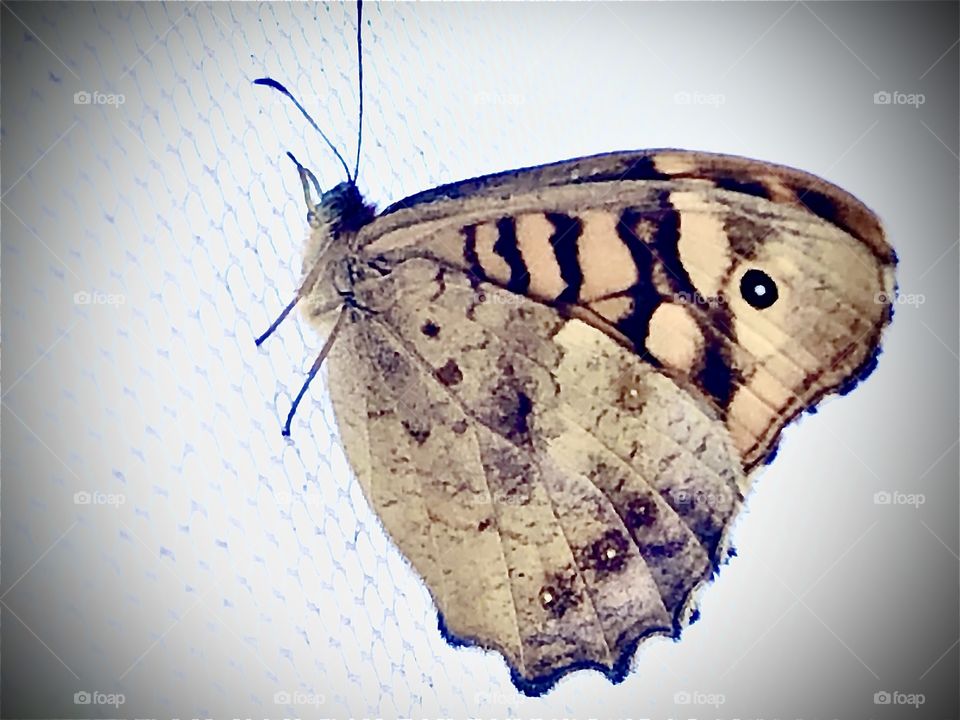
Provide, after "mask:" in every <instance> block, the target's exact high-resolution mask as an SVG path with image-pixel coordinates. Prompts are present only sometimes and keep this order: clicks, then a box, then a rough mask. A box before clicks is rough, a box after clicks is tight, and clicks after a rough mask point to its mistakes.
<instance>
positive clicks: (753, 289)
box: [740, 269, 779, 310]
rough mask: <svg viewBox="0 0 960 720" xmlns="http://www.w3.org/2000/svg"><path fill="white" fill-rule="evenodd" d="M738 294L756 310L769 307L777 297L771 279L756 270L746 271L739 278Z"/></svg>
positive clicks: (775, 288)
mask: <svg viewBox="0 0 960 720" xmlns="http://www.w3.org/2000/svg"><path fill="white" fill-rule="evenodd" d="M740 294H741V295H742V296H743V299H744V300H746V301H747V302H748V303H750V305H751V306H752V307H755V308H756V309H757V310H764V309H765V308H768V307H770V306H771V305H773V304H774V303H775V302H776V301H777V298H778V297H779V293H778V292H777V284H776V283H775V282H774V281H773V278H772V277H770V276H769V275H767V274H766V273H765V272H763V270H756V269H751V270H747V271H746V272H745V273H744V274H743V277H742V278H740Z"/></svg>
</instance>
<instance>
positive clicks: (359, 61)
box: [353, 0, 363, 182]
mask: <svg viewBox="0 0 960 720" xmlns="http://www.w3.org/2000/svg"><path fill="white" fill-rule="evenodd" d="M362 27H363V0H357V73H358V75H357V86H358V94H359V95H360V113H359V120H358V122H357V162H356V164H354V166H353V179H354V182H356V179H357V177H358V175H359V172H360V144H361V143H362V142H363V44H362V42H361V32H360V31H361V28H362Z"/></svg>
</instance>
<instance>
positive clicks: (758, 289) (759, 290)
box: [753, 285, 767, 295]
mask: <svg viewBox="0 0 960 720" xmlns="http://www.w3.org/2000/svg"><path fill="white" fill-rule="evenodd" d="M753 291H754V292H755V293H756V294H757V295H766V294H767V289H766V288H765V287H764V286H763V285H755V286H754V288H753Z"/></svg>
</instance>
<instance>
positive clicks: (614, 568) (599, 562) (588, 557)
mask: <svg viewBox="0 0 960 720" xmlns="http://www.w3.org/2000/svg"><path fill="white" fill-rule="evenodd" d="M629 548H630V540H628V539H627V538H626V537H625V536H624V534H623V533H622V532H620V531H619V530H607V531H606V532H605V533H604V534H603V535H601V536H600V537H599V538H598V539H597V540H595V541H594V542H592V543H591V544H590V545H588V546H587V547H586V548H584V549H583V550H582V551H581V553H580V564H581V566H582V567H587V568H590V569H592V570H593V571H594V572H596V573H597V575H601V576H602V575H607V574H609V573H616V572H620V571H621V570H623V569H624V567H626V565H627V558H628V557H629V556H628V551H629Z"/></svg>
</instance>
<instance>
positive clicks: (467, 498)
mask: <svg viewBox="0 0 960 720" xmlns="http://www.w3.org/2000/svg"><path fill="white" fill-rule="evenodd" d="M309 219H310V223H311V226H312V232H311V236H310V240H309V242H308V245H307V249H306V252H305V256H304V261H303V274H304V277H303V283H302V285H301V289H300V292H299V293H298V299H299V300H300V302H301V306H302V310H303V312H304V314H305V317H306V318H307V319H308V320H309V321H310V322H311V323H313V324H314V325H315V326H316V327H317V328H318V329H319V330H320V331H321V332H322V333H326V334H329V333H330V332H331V329H332V328H333V325H334V322H335V321H336V326H335V331H334V334H335V336H336V339H335V341H334V342H333V344H332V346H329V347H328V349H329V350H330V352H329V355H328V356H327V361H328V374H329V375H328V377H329V386H330V392H331V397H332V401H333V407H334V411H335V413H336V417H337V422H338V425H339V428H340V431H341V435H342V439H343V445H344V448H345V451H346V454H347V456H348V458H349V460H350V462H351V464H352V466H353V468H354V470H355V471H356V474H357V477H358V479H359V481H360V483H361V485H362V487H363V490H364V493H365V496H366V498H367V499H368V501H369V502H370V503H371V505H372V506H373V508H374V509H375V510H376V512H377V514H378V515H379V517H380V519H381V520H382V522H383V525H384V527H385V528H386V530H387V532H388V533H389V534H390V536H391V537H392V538H393V540H394V542H395V543H396V544H397V546H398V548H399V549H400V551H401V552H402V553H403V554H404V555H405V556H406V557H407V558H408V559H409V561H410V562H411V563H412V565H413V566H414V568H415V569H416V570H417V572H418V573H419V574H420V575H421V576H422V577H423V578H424V580H425V581H426V584H427V586H428V587H429V589H430V591H431V593H432V595H433V598H434V599H435V601H436V604H437V607H438V608H439V610H440V613H441V618H442V620H441V623H442V625H443V626H445V629H446V631H447V632H449V634H450V635H452V636H453V637H455V638H457V639H459V640H462V641H466V642H470V643H475V644H478V645H481V646H483V647H486V648H492V649H495V650H497V651H498V652H500V653H502V654H503V656H504V657H505V658H506V659H507V661H508V662H509V664H510V666H511V668H512V670H513V678H514V681H515V683H516V684H517V686H518V687H519V688H521V689H522V690H524V691H526V692H540V691H542V690H544V689H545V688H547V687H549V686H550V685H551V684H552V683H553V682H555V680H556V679H557V678H558V677H559V676H560V675H561V674H563V673H564V672H566V671H569V670H571V669H575V668H580V667H595V668H598V669H601V670H603V671H604V672H605V673H606V674H607V675H608V677H610V678H611V679H614V680H616V679H619V678H622V677H623V676H624V674H625V672H626V669H627V664H628V661H629V659H630V656H631V655H632V653H633V650H634V649H635V648H636V646H637V644H638V643H639V642H640V641H641V640H642V639H643V638H645V637H647V636H649V635H653V634H670V635H675V634H677V633H678V632H679V629H680V627H681V624H682V622H683V620H684V618H685V614H686V613H687V611H688V609H689V605H690V598H691V596H692V594H693V592H694V591H695V590H696V588H697V587H698V586H699V585H700V584H701V583H702V582H703V581H704V580H706V579H707V578H708V577H710V575H711V572H712V570H713V568H715V567H716V565H717V563H718V561H719V560H720V558H721V555H722V553H723V552H724V538H725V533H726V531H727V529H728V528H729V526H730V522H731V520H732V518H733V517H734V516H735V514H736V512H737V510H738V509H739V507H740V505H741V502H742V499H743V494H744V492H745V491H746V489H747V487H748V480H749V478H750V477H751V475H752V474H753V473H754V472H755V470H756V469H757V468H758V466H759V465H760V464H761V463H762V462H763V460H764V459H766V458H767V457H768V456H769V455H770V454H771V452H772V449H773V447H774V445H775V442H776V440H777V437H778V435H779V434H780V431H781V430H782V429H783V427H784V426H785V425H786V424H787V423H788V422H789V421H790V420H791V419H792V418H793V417H795V416H796V415H797V414H798V413H800V412H802V411H803V410H804V409H807V408H810V407H812V406H813V405H814V404H815V403H816V402H817V401H818V400H819V399H820V398H821V397H822V396H824V395H825V394H828V393H830V392H834V391H838V390H842V389H844V388H845V387H846V386H847V385H849V384H850V383H851V382H852V381H854V380H856V379H857V378H858V377H860V376H861V375H863V374H864V373H865V372H866V371H868V370H869V369H870V367H871V363H872V361H873V358H874V357H875V355H876V353H877V351H878V347H879V340H880V334H881V331H882V329H883V327H884V326H885V325H886V324H887V322H888V321H889V318H890V305H889V302H890V300H889V299H890V298H891V297H892V294H893V287H894V277H893V268H894V265H895V256H894V254H893V252H892V250H891V249H890V247H889V246H888V245H887V243H886V241H885V239H884V236H883V233H882V231H881V229H880V226H879V223H878V222H877V220H876V218H875V217H874V215H873V214H872V213H871V212H870V211H869V210H868V209H867V208H866V207H864V206H863V205H862V204H861V203H860V202H859V201H857V200H856V199H855V198H853V197H852V196H850V195H849V194H847V193H845V192H844V191H842V190H840V189H839V188H836V187H834V186H832V185H829V184H827V183H825V182H824V181H822V180H819V179H818V178H815V177H813V176H811V175H808V174H805V173H802V172H799V171H796V170H791V169H787V168H782V167H778V166H773V165H769V164H766V163H760V162H756V161H750V160H745V159H742V158H735V157H728V156H720V155H710V154H703V153H692V152H683V151H676V150H664V151H644V152H632V153H615V154H609V155H601V156H596V157H588V158H579V159H576V160H570V161H567V162H561V163H556V164H552V165H546V166H541V167H535V168H528V169H523V170H516V171H510V172H507V173H502V174H499V175H492V176H487V177H482V178H477V179H474V180H469V181H465V182H462V183H457V184H453V185H449V186H444V187H440V188H437V189H434V190H431V191H427V192H425V193H421V194H419V195H416V196H413V197H411V198H408V199H406V200H404V201H401V202H399V203H396V204H394V205H392V206H391V207H389V208H388V209H387V210H386V211H384V212H383V213H382V214H380V215H375V214H374V211H373V209H372V207H370V206H369V205H367V204H366V203H365V202H364V201H363V199H362V198H361V196H360V194H359V192H358V190H357V188H356V185H355V184H354V182H353V181H350V182H347V183H343V184H341V185H338V186H337V187H335V188H334V189H332V190H331V191H329V192H327V193H325V194H324V195H323V197H322V199H321V201H320V203H319V204H318V205H316V206H312V207H311V212H310V215H309ZM878 298H882V299H883V302H878V301H877V300H878Z"/></svg>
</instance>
